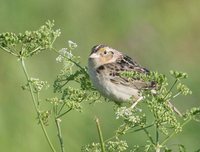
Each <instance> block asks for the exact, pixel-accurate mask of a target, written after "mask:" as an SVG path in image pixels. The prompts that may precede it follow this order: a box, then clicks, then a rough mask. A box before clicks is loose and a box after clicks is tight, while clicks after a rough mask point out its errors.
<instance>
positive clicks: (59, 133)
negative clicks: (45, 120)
mask: <svg viewBox="0 0 200 152" xmlns="http://www.w3.org/2000/svg"><path fill="white" fill-rule="evenodd" d="M60 122H61V120H60V119H59V118H55V123H56V127H57V131H58V138H59V141H60V147H61V151H62V152H64V151H65V148H64V142H63V138H62V132H61V127H60Z"/></svg>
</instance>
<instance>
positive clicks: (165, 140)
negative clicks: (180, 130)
mask: <svg viewBox="0 0 200 152" xmlns="http://www.w3.org/2000/svg"><path fill="white" fill-rule="evenodd" d="M190 120H191V119H187V120H186V121H185V122H184V123H183V124H182V125H181V127H184V126H185V125H186V124H187V123H188V122H190ZM175 134H176V131H175V130H174V131H173V132H172V133H171V134H170V135H169V136H167V137H166V138H165V139H164V140H163V142H162V143H161V145H164V144H165V143H166V142H167V141H168V140H169V139H170V138H171V137H173V136H174V135H175Z"/></svg>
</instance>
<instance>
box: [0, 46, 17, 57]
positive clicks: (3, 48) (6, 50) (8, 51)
mask: <svg viewBox="0 0 200 152" xmlns="http://www.w3.org/2000/svg"><path fill="white" fill-rule="evenodd" d="M0 48H1V49H2V50H4V51H5V52H7V53H9V54H12V55H14V56H16V57H19V56H18V55H17V54H15V53H13V52H12V51H10V50H8V49H6V48H5V47H2V46H1V45H0Z"/></svg>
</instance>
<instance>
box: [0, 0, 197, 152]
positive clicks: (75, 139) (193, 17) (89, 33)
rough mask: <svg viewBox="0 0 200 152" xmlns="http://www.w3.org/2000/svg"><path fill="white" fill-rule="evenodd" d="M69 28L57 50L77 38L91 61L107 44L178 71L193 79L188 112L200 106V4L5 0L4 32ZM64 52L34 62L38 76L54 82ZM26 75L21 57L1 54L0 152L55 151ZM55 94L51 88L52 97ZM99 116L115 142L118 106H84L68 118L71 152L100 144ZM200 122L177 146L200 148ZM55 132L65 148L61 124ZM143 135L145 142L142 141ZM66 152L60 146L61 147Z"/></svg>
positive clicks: (0, 8) (134, 140) (191, 0)
mask: <svg viewBox="0 0 200 152" xmlns="http://www.w3.org/2000/svg"><path fill="white" fill-rule="evenodd" d="M48 19H49V20H55V24H56V28H60V29H61V32H62V34H61V37H60V38H59V39H58V40H57V42H56V47H57V48H62V47H66V46H67V41H68V40H72V41H74V42H76V43H77V44H78V49H77V50H76V51H75V52H74V53H75V54H76V55H80V56H81V60H82V63H83V64H84V65H86V64H87V56H88V54H89V52H90V49H91V47H92V46H93V45H96V44H99V43H103V44H107V45H109V46H112V47H114V48H117V49H119V50H122V51H124V52H125V53H127V54H128V55H129V56H131V57H133V58H134V59H136V60H137V61H139V63H140V64H142V65H143V66H145V67H148V68H149V69H151V70H155V71H159V72H162V73H164V74H166V75H168V73H169V70H171V69H175V70H179V71H184V72H187V73H188V74H189V79H188V80H187V81H186V84H187V85H188V86H189V87H190V88H191V89H192V91H193V94H192V95H191V96H189V97H184V98H178V100H177V101H176V105H177V107H178V108H179V109H180V110H182V111H184V110H185V109H187V108H189V107H192V106H199V105H200V101H199V99H200V93H199V85H200V80H199V79H200V68H199V59H200V1H198V0H167V1H164V0H118V1H117V0H109V1H108V0H99V1H97V0H87V1H81V0H59V1H55V0H54V1H53V0H34V1H33V0H32V1H31V0H26V1H25V0H0V33H2V32H6V31H12V32H23V31H25V30H35V29H37V28H38V27H39V26H41V25H42V24H44V22H46V21H47V20H48ZM55 58H56V55H55V54H53V53H49V52H48V51H46V52H43V53H42V54H41V55H38V56H34V57H33V58H32V59H30V60H29V61H27V62H28V63H27V64H28V68H29V72H30V73H31V75H32V76H33V77H39V78H40V79H41V80H48V82H49V83H50V84H52V83H53V80H54V79H55V77H56V75H57V73H58V72H59V69H60V65H58V64H57V63H56V61H55ZM24 83H25V79H24V75H23V73H22V69H21V67H20V64H19V62H18V61H17V60H16V58H14V57H12V56H10V55H8V54H6V53H4V52H3V51H1V52H0V151H2V152H27V151H30V152H38V151H50V149H49V147H48V144H47V143H46V141H45V139H44V136H43V133H42V131H41V128H40V127H39V125H37V121H36V114H35V111H34V109H33V105H32V103H31V99H30V96H29V94H28V92H24V91H22V90H21V89H20V86H21V85H23V84H24ZM49 94H50V95H51V96H53V95H52V92H51V91H49V92H47V93H46V94H44V98H45V97H47V96H48V95H49ZM95 116H98V117H99V118H100V122H101V125H102V129H103V133H104V136H105V138H108V137H111V136H112V135H113V131H114V130H115V129H116V128H117V127H118V125H119V122H118V121H116V120H115V117H114V112H113V104H112V103H103V104H95V105H90V106H89V105H88V104H85V105H84V109H83V113H78V112H71V113H70V114H68V115H66V116H65V117H64V118H63V120H62V122H63V123H62V129H63V135H64V142H65V146H66V150H67V151H70V152H78V151H80V148H81V146H83V145H85V144H88V143H91V142H93V141H94V142H97V141H98V139H97V131H96V126H95V122H94V117H95ZM199 130H200V124H199V123H196V122H193V123H190V124H189V125H187V126H186V127H185V131H184V132H183V133H182V134H180V135H178V136H176V138H174V139H173V140H172V141H171V142H170V143H169V145H172V147H173V144H177V143H181V144H183V145H185V146H186V148H187V150H188V151H194V150H197V149H198V148H200V133H199ZM48 131H49V132H50V136H51V137H52V139H53V143H54V144H55V145H58V140H57V137H56V132H55V128H54V125H53V122H50V125H49V126H48ZM138 135H140V136H139V138H138ZM128 138H129V140H128V141H129V144H130V146H131V145H134V144H140V143H144V140H145V135H144V134H132V135H129V136H128ZM57 148H59V147H57Z"/></svg>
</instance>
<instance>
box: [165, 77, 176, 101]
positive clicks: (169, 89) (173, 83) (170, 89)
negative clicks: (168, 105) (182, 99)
mask: <svg viewBox="0 0 200 152" xmlns="http://www.w3.org/2000/svg"><path fill="white" fill-rule="evenodd" d="M177 82H178V79H176V80H175V81H174V83H173V84H172V86H171V88H170V89H169V91H168V92H167V94H166V95H165V97H164V98H163V100H165V99H166V97H167V96H168V94H169V93H170V92H171V91H172V89H173V88H174V86H175V85H176V83H177Z"/></svg>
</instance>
